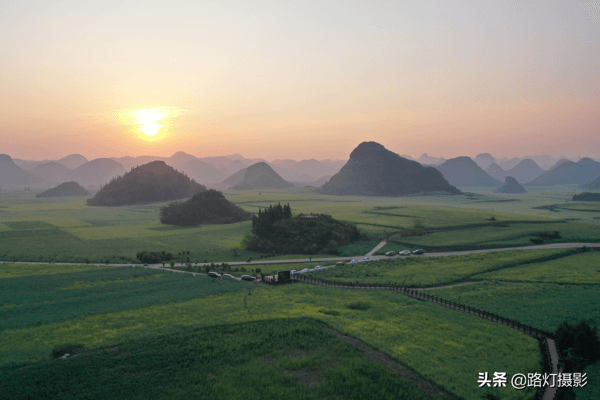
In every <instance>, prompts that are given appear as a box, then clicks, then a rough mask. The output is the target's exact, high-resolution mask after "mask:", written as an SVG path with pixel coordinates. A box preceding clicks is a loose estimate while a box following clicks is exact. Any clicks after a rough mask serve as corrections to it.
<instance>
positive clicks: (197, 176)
mask: <svg viewBox="0 0 600 400" xmlns="http://www.w3.org/2000/svg"><path fill="white" fill-rule="evenodd" d="M180 170H181V172H184V173H185V174H187V175H188V176H189V177H190V178H192V179H193V180H195V181H196V182H198V183H202V184H205V183H216V182H221V181H223V179H225V177H226V175H225V174H224V173H223V172H221V171H219V170H218V169H216V168H215V167H214V166H212V165H210V164H208V163H205V162H204V161H202V160H200V159H198V158H196V159H193V160H190V161H188V162H186V163H184V164H183V165H182V166H181V167H180Z"/></svg>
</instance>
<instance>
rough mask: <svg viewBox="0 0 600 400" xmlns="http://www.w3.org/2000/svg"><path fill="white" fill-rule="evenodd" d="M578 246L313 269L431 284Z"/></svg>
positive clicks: (351, 278)
mask: <svg viewBox="0 0 600 400" xmlns="http://www.w3.org/2000/svg"><path fill="white" fill-rule="evenodd" d="M573 252H574V250H511V251H502V252H491V253H478V254H469V255H461V256H449V257H407V258H401V257H396V258H390V259H384V260H378V261H370V262H361V263H358V264H346V265H343V266H336V267H333V268H327V269H323V270H319V271H313V272H309V275H310V276H314V277H315V278H319V279H323V280H327V281H335V282H360V283H373V284H374V283H381V284H383V283H395V284H397V285H402V286H412V287H427V286H437V285H444V284H449V283H453V282H459V281H464V280H466V279H468V278H470V277H472V276H478V275H477V274H480V273H482V272H487V271H496V270H501V271H504V270H505V269H506V268H508V269H509V270H512V269H513V267H515V266H516V265H519V264H523V263H531V262H536V261H540V260H545V259H550V258H555V257H563V256H566V255H568V254H571V253H573Z"/></svg>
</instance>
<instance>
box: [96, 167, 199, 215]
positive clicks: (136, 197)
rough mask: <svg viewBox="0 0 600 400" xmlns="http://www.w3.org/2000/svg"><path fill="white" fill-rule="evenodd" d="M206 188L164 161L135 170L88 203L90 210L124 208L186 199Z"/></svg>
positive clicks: (104, 188) (112, 182) (107, 187)
mask: <svg viewBox="0 0 600 400" xmlns="http://www.w3.org/2000/svg"><path fill="white" fill-rule="evenodd" d="M205 190H206V187H205V186H204V185H200V184H199V183H197V182H196V181H194V180H193V179H190V178H189V177H187V176H186V175H184V174H182V173H181V172H178V171H176V170H174V169H173V168H172V167H170V166H168V165H167V164H165V162H164V161H153V162H150V163H148V164H144V165H141V166H139V167H136V168H132V169H131V171H129V172H128V173H126V174H125V175H123V176H121V177H118V178H115V179H113V180H112V181H111V182H110V183H108V184H107V185H106V186H104V187H103V188H102V189H100V190H99V191H98V193H96V195H95V196H94V197H92V198H91V199H89V200H88V202H87V204H88V205H90V206H125V205H133V204H145V203H154V202H159V201H169V200H177V199H185V198H188V197H191V196H193V195H194V194H196V193H198V192H202V191H205Z"/></svg>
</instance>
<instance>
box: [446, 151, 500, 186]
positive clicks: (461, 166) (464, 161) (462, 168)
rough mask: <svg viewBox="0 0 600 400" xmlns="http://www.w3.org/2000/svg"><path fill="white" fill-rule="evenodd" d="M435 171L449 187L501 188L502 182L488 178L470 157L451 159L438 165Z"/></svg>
mask: <svg viewBox="0 0 600 400" xmlns="http://www.w3.org/2000/svg"><path fill="white" fill-rule="evenodd" d="M437 169H438V171H440V172H441V173H442V175H444V178H446V180H447V181H448V182H449V183H450V184H451V185H454V186H457V187H477V186H495V187H499V186H502V182H500V181H499V180H496V179H494V178H492V177H491V176H489V175H488V174H487V173H486V172H485V171H484V170H482V169H481V168H480V167H479V165H477V164H476V163H475V161H473V160H472V159H471V158H470V157H464V156H463V157H456V158H452V159H450V160H448V161H446V162H445V163H443V164H442V165H438V167H437Z"/></svg>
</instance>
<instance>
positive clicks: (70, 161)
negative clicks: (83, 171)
mask: <svg viewBox="0 0 600 400" xmlns="http://www.w3.org/2000/svg"><path fill="white" fill-rule="evenodd" d="M56 162H57V163H59V164H62V165H64V166H65V167H67V168H69V169H75V168H77V167H80V166H82V165H83V164H85V163H86V162H88V159H87V158H85V157H84V156H82V155H81V154H70V155H68V156H66V157H63V158H61V159H60V160H56Z"/></svg>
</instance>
